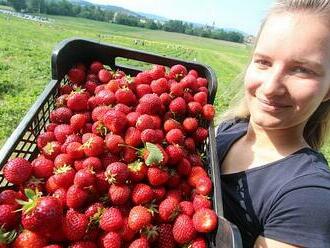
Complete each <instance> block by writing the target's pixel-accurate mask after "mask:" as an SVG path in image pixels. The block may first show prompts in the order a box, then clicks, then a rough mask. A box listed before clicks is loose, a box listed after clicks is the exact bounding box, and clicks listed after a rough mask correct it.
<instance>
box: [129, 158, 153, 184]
mask: <svg viewBox="0 0 330 248" xmlns="http://www.w3.org/2000/svg"><path fill="white" fill-rule="evenodd" d="M127 168H128V172H129V178H130V179H131V180H132V181H133V182H140V181H142V180H143V179H144V178H145V177H146V176H147V171H148V168H147V166H146V165H145V164H144V163H142V162H140V161H135V162H133V163H130V164H129V165H128V167H127Z"/></svg>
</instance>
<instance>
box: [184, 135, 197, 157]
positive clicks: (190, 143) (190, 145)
mask: <svg viewBox="0 0 330 248" xmlns="http://www.w3.org/2000/svg"><path fill="white" fill-rule="evenodd" d="M184 147H185V148H186V149H187V150H188V151H189V152H191V153H194V152H195V151H196V144H195V141H194V139H193V138H191V137H186V138H185V140H184Z"/></svg>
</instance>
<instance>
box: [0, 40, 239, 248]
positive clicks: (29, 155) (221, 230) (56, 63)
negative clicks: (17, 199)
mask: <svg viewBox="0 0 330 248" xmlns="http://www.w3.org/2000/svg"><path fill="white" fill-rule="evenodd" d="M117 58H125V59H131V60H137V61H141V62H146V63H149V64H159V65H164V66H167V67H171V66H173V65H175V64H182V65H184V66H186V68H187V69H188V70H190V69H194V70H196V71H197V72H198V73H199V75H201V76H203V77H205V78H206V79H207V81H208V91H209V99H208V102H209V103H213V102H214V98H215V94H216V91H217V79H216V76H215V73H214V72H213V70H212V69H211V68H210V67H208V66H205V65H202V64H200V63H195V62H188V61H184V60H180V59H175V58H170V57H166V56H160V55H156V54H152V53H147V52H142V51H138V50H133V49H129V48H123V47H119V46H115V45H110V44H104V43H99V42H95V41H91V40H86V39H68V40H64V41H62V42H60V43H59V44H58V45H57V46H56V47H55V48H54V50H53V53H52V57H51V65H52V68H51V69H52V79H51V81H50V82H49V84H48V85H47V86H46V88H45V90H44V91H43V93H42V94H41V95H40V96H39V98H38V99H37V101H36V102H35V103H34V105H33V106H32V107H31V109H30V110H29V111H28V113H27V114H26V115H25V117H24V118H23V119H22V121H21V122H20V124H19V125H18V127H17V128H16V129H15V131H14V132H13V133H12V135H11V136H10V137H9V139H8V140H7V141H6V143H5V144H4V146H3V147H2V149H1V151H0V169H1V171H0V190H4V189H6V188H9V187H11V185H10V184H8V182H6V180H5V179H4V177H3V172H2V168H3V166H4V165H5V164H6V162H7V160H8V159H11V158H15V157H23V158H26V159H28V160H30V161H32V160H33V159H34V158H36V156H37V155H38V153H39V151H38V148H37V146H36V139H37V137H38V135H39V134H40V133H42V132H43V131H44V130H45V127H46V125H47V124H48V123H49V116H50V112H51V111H52V110H53V109H54V108H55V101H56V97H57V95H58V89H59V86H60V85H61V84H62V83H64V82H65V81H66V78H65V75H66V74H67V72H68V71H69V69H70V68H71V67H72V66H73V65H75V64H76V63H78V62H83V63H86V64H88V63H90V62H92V61H94V60H98V61H100V62H102V63H103V64H106V65H108V66H110V67H111V68H112V69H114V70H117V69H119V70H122V71H124V72H125V73H126V74H130V75H132V76H135V75H136V74H137V73H139V72H140V71H141V70H139V69H137V68H132V67H127V66H124V65H120V64H118V63H116V59H117ZM208 131H209V137H208V139H207V140H206V142H205V144H204V146H203V151H204V153H205V154H206V161H205V164H206V166H207V170H208V173H209V175H210V177H211V179H212V181H213V186H214V187H213V195H212V201H213V207H214V210H215V211H216V213H217V214H218V216H219V221H218V223H219V224H218V228H217V230H216V231H214V232H213V233H211V234H208V236H207V239H208V246H209V247H210V248H220V247H224V248H227V247H228V248H230V247H233V248H234V247H235V248H240V247H242V242H241V238H240V233H239V231H238V229H237V227H236V226H235V225H233V224H232V223H230V222H229V221H227V220H226V219H225V218H223V207H222V195H221V183H220V170H219V164H218V158H217V152H216V146H215V133H214V125H213V122H212V123H210V125H209V127H208Z"/></svg>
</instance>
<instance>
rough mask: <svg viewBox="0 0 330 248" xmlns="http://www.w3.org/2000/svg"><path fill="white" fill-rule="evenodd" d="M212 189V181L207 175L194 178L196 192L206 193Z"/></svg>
mask: <svg viewBox="0 0 330 248" xmlns="http://www.w3.org/2000/svg"><path fill="white" fill-rule="evenodd" d="M211 191H212V181H211V179H210V178H209V177H208V176H201V177H199V178H198V179H197V180H196V193H197V194H201V195H208V194H210V193H211Z"/></svg>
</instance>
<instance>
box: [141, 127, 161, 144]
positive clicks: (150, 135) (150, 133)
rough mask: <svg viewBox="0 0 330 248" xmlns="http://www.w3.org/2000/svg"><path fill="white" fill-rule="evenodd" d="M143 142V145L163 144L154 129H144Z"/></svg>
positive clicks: (142, 133)
mask: <svg viewBox="0 0 330 248" xmlns="http://www.w3.org/2000/svg"><path fill="white" fill-rule="evenodd" d="M141 140H142V142H143V143H146V142H150V143H154V144H156V143H161V141H162V140H161V139H159V136H158V135H157V131H156V130H154V129H149V128H148V129H144V130H143V131H142V132H141Z"/></svg>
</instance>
